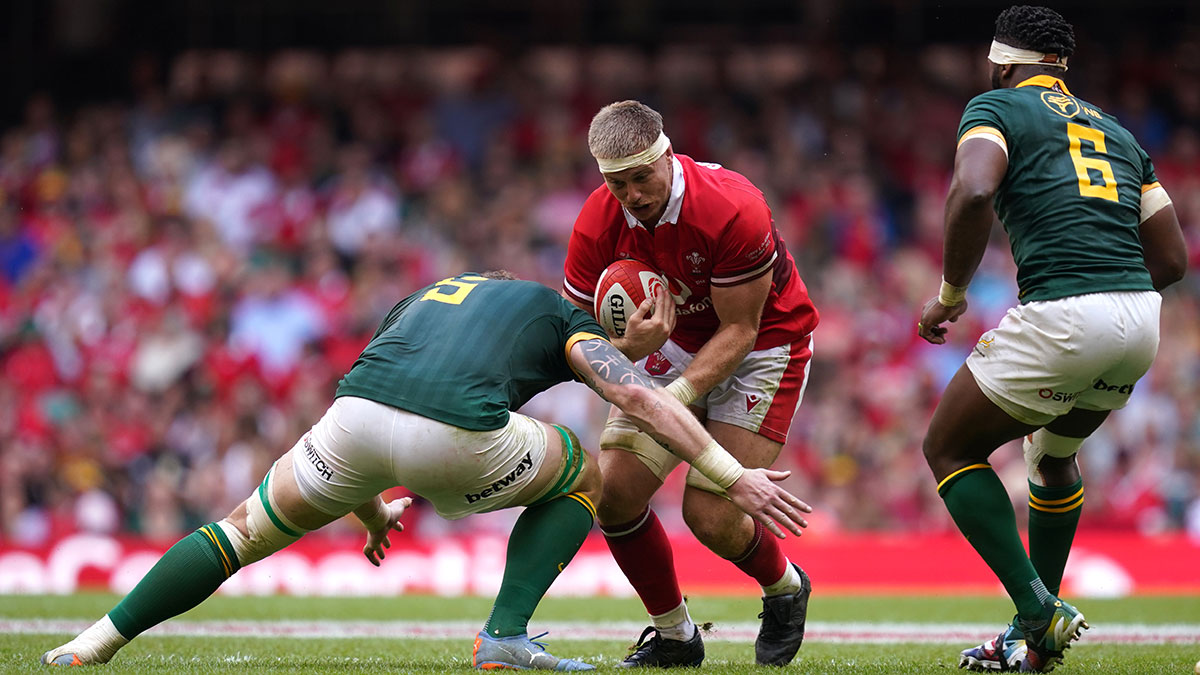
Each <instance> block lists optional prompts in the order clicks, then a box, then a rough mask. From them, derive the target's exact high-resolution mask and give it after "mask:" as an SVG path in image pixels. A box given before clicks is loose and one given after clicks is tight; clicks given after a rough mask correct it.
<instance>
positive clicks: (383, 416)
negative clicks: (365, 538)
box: [290, 396, 557, 520]
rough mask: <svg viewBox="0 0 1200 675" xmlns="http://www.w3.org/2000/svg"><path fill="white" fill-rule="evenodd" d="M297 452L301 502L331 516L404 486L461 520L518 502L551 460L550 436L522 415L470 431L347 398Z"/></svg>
mask: <svg viewBox="0 0 1200 675" xmlns="http://www.w3.org/2000/svg"><path fill="white" fill-rule="evenodd" d="M290 452H291V453H292V464H293V466H294V467H295V473H296V483H297V484H298V485H299V487H300V495H301V497H303V498H304V501H306V502H308V503H309V504H310V505H312V506H313V507H315V508H317V509H319V510H321V511H323V512H325V513H328V514H332V515H341V514H345V513H347V512H349V511H351V510H353V509H354V508H356V507H358V506H359V505H360V504H362V503H364V502H366V501H368V500H370V499H371V498H373V497H374V496H375V495H377V494H379V493H380V492H382V491H383V490H386V489H388V488H391V487H395V486H397V485H403V486H405V487H407V488H408V489H410V490H412V491H413V492H415V493H417V494H419V495H421V496H422V497H424V498H425V499H427V500H429V502H430V503H432V504H433V507H434V509H436V510H437V513H438V515H440V516H442V517H443V518H448V519H450V520H455V519H458V518H462V517H464V516H468V515H471V514H473V513H484V512H486V511H494V510H496V509H503V508H506V507H508V506H512V505H514V500H515V497H516V496H517V495H518V494H519V493H520V492H521V491H522V490H523V489H524V488H525V487H526V486H527V485H529V483H530V482H531V481H532V480H533V478H534V476H536V475H537V472H538V469H540V468H541V466H542V462H543V461H544V460H545V458H546V431H545V428H544V427H542V425H541V424H539V423H538V422H537V421H536V420H534V419H533V418H530V417H526V416H525V415H521V414H518V413H509V419H508V424H507V425H505V426H504V427H501V428H499V429H494V430H491V431H470V430H467V429H461V428H459V427H456V426H453V425H450V424H446V423H444V422H439V421H437V420H433V419H429V418H428V417H422V416H421V415H417V414H416V413H411V412H408V411H407V410H401V409H399V408H393V407H392V406H389V405H384V404H382V403H378V402H376V401H371V400H369V399H365V398H358V397H354V396H342V397H339V398H337V399H335V400H334V402H333V405H331V406H330V407H329V410H327V411H326V412H325V415H324V417H322V418H321V420H320V421H319V422H317V423H316V424H315V425H313V427H312V429H310V430H309V431H308V432H307V433H305V434H304V435H303V436H301V437H300V440H299V441H297V442H296V445H295V446H293V447H292V449H291V450H290ZM556 459H557V458H556Z"/></svg>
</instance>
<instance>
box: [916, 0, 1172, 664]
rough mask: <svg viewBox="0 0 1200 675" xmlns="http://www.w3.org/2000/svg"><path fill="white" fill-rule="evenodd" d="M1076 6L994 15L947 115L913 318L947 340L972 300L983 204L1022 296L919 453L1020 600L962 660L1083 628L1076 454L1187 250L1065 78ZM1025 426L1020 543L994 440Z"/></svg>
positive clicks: (1050, 648) (1106, 126) (1113, 403)
mask: <svg viewBox="0 0 1200 675" xmlns="http://www.w3.org/2000/svg"><path fill="white" fill-rule="evenodd" d="M1074 47H1075V38H1074V34H1073V31H1072V28H1071V26H1070V24H1068V23H1067V22H1066V21H1064V20H1063V18H1062V17H1061V16H1059V15H1058V14H1057V13H1055V12H1054V11H1052V10H1049V9H1046V8H1044V7H1028V6H1017V7H1012V8H1010V9H1008V10H1005V11H1004V12H1002V13H1001V14H1000V16H999V18H998V19H997V20H996V33H995V40H994V41H993V42H992V47H991V52H990V53H989V56H988V59H989V61H991V64H992V86H993V90H992V91H989V92H987V93H984V94H982V95H980V96H977V97H976V98H975V99H973V100H972V101H971V102H970V103H969V104H968V105H967V108H966V111H965V112H964V113H963V118H962V123H961V125H960V127H959V132H958V138H959V141H958V151H957V155H956V157H955V163H954V177H953V180H952V182H951V185H950V193H949V195H948V197H947V199H946V225H945V228H946V232H945V243H944V257H943V262H942V277H943V279H942V289H941V292H940V293H939V295H938V296H937V297H935V298H933V299H932V300H930V301H929V302H928V303H927V304H926V305H925V308H924V311H923V312H922V314H921V320H920V322H919V323H918V324H917V330H918V333H919V334H920V335H921V337H923V338H924V339H926V340H928V341H929V342H931V343H934V344H943V343H944V342H945V335H946V331H947V328H946V327H945V326H943V325H942V324H944V323H945V322H948V321H949V322H953V321H955V320H956V319H957V318H958V317H959V316H961V315H962V313H963V312H965V311H966V309H967V302H966V300H965V293H966V289H967V285H968V284H969V283H970V281H971V277H972V275H973V274H974V273H975V270H976V268H977V267H978V265H979V262H980V259H981V258H982V257H983V253H984V249H985V247H986V244H987V240H988V233H989V231H990V230H991V227H992V219H993V217H992V211H993V208H994V209H995V212H996V214H997V215H998V216H999V218H1000V221H1001V222H1002V223H1003V224H1004V228H1005V230H1007V232H1008V235H1009V239H1010V240H1011V245H1012V253H1013V257H1014V259H1015V261H1016V264H1017V285H1018V287H1019V289H1020V295H1019V301H1020V303H1019V305H1018V306H1017V307H1014V308H1012V309H1010V310H1009V311H1008V314H1007V315H1006V316H1005V317H1004V318H1003V319H1002V320H1001V322H1000V324H999V326H997V327H996V328H995V329H993V330H990V331H988V332H987V333H985V334H984V335H983V336H982V337H981V338H980V339H979V342H978V343H977V344H976V345H975V348H974V350H973V352H972V353H971V355H970V356H969V357H968V358H967V361H966V363H965V364H964V366H963V367H962V368H961V369H959V371H958V373H957V374H956V375H955V376H954V378H953V379H952V380H951V382H950V384H949V385H948V386H947V388H946V391H945V394H944V395H943V397H942V400H941V402H940V403H939V405H938V407H937V410H936V411H935V412H934V414H933V419H932V421H931V422H930V425H929V431H928V434H927V435H926V437H925V443H924V451H925V457H926V459H927V460H928V462H929V466H930V468H931V469H932V470H933V474H934V477H935V478H936V479H937V481H938V494H940V495H941V497H942V499H943V500H944V501H945V503H946V508H947V509H948V510H949V511H950V514H951V516H953V518H954V522H955V523H956V524H957V525H958V527H959V529H960V530H962V532H963V534H964V535H966V537H967V539H968V540H969V541H970V543H971V545H972V546H974V547H975V549H976V551H978V552H979V554H980V556H981V557H982V558H983V559H984V561H985V562H986V563H987V564H988V566H989V567H991V569H992V571H993V572H995V574H996V576H997V577H998V578H999V579H1000V581H1001V583H1003V585H1004V588H1005V589H1006V590H1007V591H1008V594H1009V596H1011V597H1012V600H1013V603H1014V604H1015V605H1016V610H1017V614H1016V617H1014V619H1013V621H1012V624H1011V625H1009V626H1008V627H1006V628H1005V629H1004V631H1003V632H1001V633H1000V635H999V636H997V637H996V638H995V639H993V640H989V641H988V642H985V643H984V644H982V645H980V646H979V647H974V648H971V649H967V650H964V651H963V652H962V655H961V661H960V664H959V665H960V667H969V668H972V669H979V670H1010V669H1016V668H1018V667H1019V668H1020V669H1021V670H1023V671H1034V672H1037V671H1046V670H1050V669H1051V668H1053V667H1054V666H1055V665H1056V664H1057V663H1060V662H1061V660H1062V655H1063V650H1064V649H1066V648H1067V647H1068V646H1069V644H1070V642H1072V641H1073V640H1075V639H1077V638H1078V637H1079V635H1080V631H1081V630H1082V629H1084V628H1087V623H1086V622H1085V621H1084V618H1083V615H1082V614H1081V613H1080V612H1079V611H1078V610H1076V609H1075V608H1074V607H1072V606H1071V605H1069V604H1067V603H1066V602H1064V601H1062V600H1061V599H1059V598H1058V597H1057V596H1058V593H1059V585H1060V584H1061V581H1062V574H1063V568H1064V567H1065V565H1066V561H1067V555H1068V553H1069V552H1070V548H1071V541H1072V539H1073V538H1074V536H1075V528H1076V525H1077V524H1078V522H1079V513H1080V508H1081V506H1082V504H1083V481H1082V479H1081V477H1080V473H1079V467H1078V465H1077V464H1076V462H1075V454H1076V452H1077V451H1078V450H1079V448H1080V446H1081V445H1082V443H1083V441H1084V439H1086V438H1087V437H1088V435H1090V434H1091V433H1092V432H1093V431H1095V430H1096V428H1097V427H1099V426H1100V424H1101V423H1102V422H1103V421H1104V419H1105V418H1106V417H1107V416H1108V413H1109V412H1110V411H1112V410H1114V409H1117V408H1121V407H1123V406H1124V405H1125V404H1126V403H1127V402H1128V400H1129V395H1130V393H1131V392H1132V391H1133V388H1134V385H1135V384H1136V383H1137V381H1138V379H1139V378H1141V377H1142V375H1144V374H1145V373H1146V371H1147V369H1149V367H1150V363H1151V361H1153V359H1154V355H1155V352H1156V350H1157V348H1158V331H1159V325H1158V324H1159V307H1160V304H1161V301H1162V298H1161V296H1160V295H1159V294H1158V290H1160V289H1162V288H1164V287H1166V286H1168V285H1170V284H1172V283H1174V282H1176V281H1178V280H1179V279H1180V278H1181V277H1182V276H1183V273H1184V270H1185V269H1186V265H1187V253H1186V250H1185V245H1184V240H1183V234H1182V232H1181V231H1180V228H1179V221H1178V219H1177V218H1176V216H1175V210H1174V208H1173V207H1172V206H1171V201H1170V199H1169V198H1168V197H1167V193H1166V191H1165V190H1163V188H1162V186H1160V185H1159V184H1158V181H1157V179H1156V178H1155V175H1154V167H1153V165H1152V164H1151V162H1150V158H1149V157H1148V156H1147V155H1146V153H1145V151H1143V150H1142V148H1141V147H1139V146H1138V144H1137V141H1136V140H1135V139H1134V138H1133V136H1132V135H1131V134H1130V133H1129V132H1128V131H1126V130H1125V129H1124V128H1123V127H1121V126H1120V124H1118V123H1117V121H1116V119H1114V118H1113V117H1112V116H1111V115H1108V114H1106V113H1105V112H1103V111H1102V110H1100V108H1098V107H1097V106H1095V105H1093V104H1091V103H1088V102H1087V101H1085V100H1083V99H1080V98H1077V97H1076V96H1075V95H1074V94H1072V93H1071V91H1070V90H1069V89H1068V88H1067V85H1066V83H1065V82H1064V81H1063V80H1062V76H1063V73H1064V72H1065V71H1066V68H1067V57H1069V56H1070V55H1071V54H1072V52H1073V51H1074ZM1022 437H1023V438H1024V439H1025V441H1024V451H1025V461H1026V464H1027V466H1028V473H1029V508H1030V511H1029V553H1028V555H1026V552H1025V548H1024V546H1023V545H1022V543H1021V539H1020V537H1019V535H1018V534H1017V525H1016V518H1015V515H1014V511H1013V508H1012V504H1011V502H1010V501H1009V498H1008V494H1007V492H1006V491H1005V489H1004V486H1003V485H1002V484H1001V482H1000V479H999V478H998V477H997V476H996V474H995V472H994V471H993V470H992V468H991V466H990V465H988V464H987V460H988V457H989V456H990V455H991V453H992V451H993V450H995V449H996V448H998V447H1000V446H1001V445H1003V444H1005V443H1008V442H1009V441H1012V440H1015V439H1018V438H1022Z"/></svg>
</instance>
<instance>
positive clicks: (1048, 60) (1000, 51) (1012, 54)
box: [988, 40, 1067, 70]
mask: <svg viewBox="0 0 1200 675" xmlns="http://www.w3.org/2000/svg"><path fill="white" fill-rule="evenodd" d="M988 61H991V62H992V63H995V64H997V65H1001V66H1003V65H1008V64H1010V63H1013V64H1024V65H1030V66H1050V67H1051V68H1062V69H1063V70H1066V69H1067V57H1065V56H1059V55H1058V54H1046V53H1043V52H1035V51H1033V50H1032V49H1021V48H1019V47H1014V46H1012V45H1006V44H1004V43H1003V42H1000V41H999V40H992V49H991V51H989V52H988Z"/></svg>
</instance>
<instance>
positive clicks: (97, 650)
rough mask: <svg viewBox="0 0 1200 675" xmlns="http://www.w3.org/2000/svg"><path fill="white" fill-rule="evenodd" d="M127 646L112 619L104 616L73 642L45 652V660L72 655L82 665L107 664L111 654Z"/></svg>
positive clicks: (127, 642) (126, 641) (127, 641)
mask: <svg viewBox="0 0 1200 675" xmlns="http://www.w3.org/2000/svg"><path fill="white" fill-rule="evenodd" d="M127 644H129V640H126V639H125V637H124V636H123V635H121V634H120V633H119V632H118V631H117V627H116V626H114V625H113V622H112V619H109V618H108V615H107V614H105V615H104V616H103V617H102V618H101V619H100V620H99V621H97V622H96V623H94V624H92V625H91V626H89V627H88V628H87V629H86V630H84V631H83V632H82V633H80V634H79V635H77V636H76V637H75V639H74V640H71V641H70V642H68V643H67V644H65V645H63V646H61V647H58V648H57V649H52V650H50V651H49V652H46V660H47V661H53V660H54V659H55V658H57V657H59V656H62V655H64V654H74V655H75V656H77V657H78V658H79V661H80V662H82V663H83V664H84V665H89V664H93V663H108V660H109V659H111V658H112V657H113V654H116V653H117V650H118V649H120V648H121V647H124V646H125V645H127Z"/></svg>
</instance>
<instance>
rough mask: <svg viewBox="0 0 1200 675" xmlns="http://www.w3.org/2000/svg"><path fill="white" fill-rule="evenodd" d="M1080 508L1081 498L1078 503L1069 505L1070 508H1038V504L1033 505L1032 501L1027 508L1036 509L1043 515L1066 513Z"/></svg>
mask: <svg viewBox="0 0 1200 675" xmlns="http://www.w3.org/2000/svg"><path fill="white" fill-rule="evenodd" d="M1082 506H1083V499H1082V498H1080V500H1079V501H1077V502H1075V503H1074V504H1071V505H1070V506H1060V507H1058V508H1054V509H1052V508H1049V507H1046V506H1040V505H1038V504H1034V503H1033V501H1032V500H1031V501H1030V502H1029V508H1031V509H1036V510H1038V511H1041V512H1043V513H1066V512H1067V511H1074V510H1075V509H1078V508H1080V507H1082Z"/></svg>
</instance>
